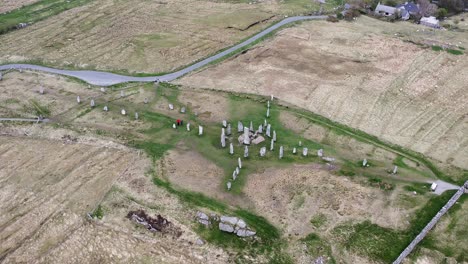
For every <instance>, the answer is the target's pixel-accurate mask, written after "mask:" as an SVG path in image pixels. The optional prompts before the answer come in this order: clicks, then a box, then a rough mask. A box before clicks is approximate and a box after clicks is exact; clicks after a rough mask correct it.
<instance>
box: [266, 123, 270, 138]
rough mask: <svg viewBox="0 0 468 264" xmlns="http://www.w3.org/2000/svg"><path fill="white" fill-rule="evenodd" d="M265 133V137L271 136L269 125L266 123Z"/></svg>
mask: <svg viewBox="0 0 468 264" xmlns="http://www.w3.org/2000/svg"><path fill="white" fill-rule="evenodd" d="M266 135H267V137H271V125H270V124H268V125H267V127H266Z"/></svg>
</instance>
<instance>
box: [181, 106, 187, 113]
mask: <svg viewBox="0 0 468 264" xmlns="http://www.w3.org/2000/svg"><path fill="white" fill-rule="evenodd" d="M185 111H186V110H185V107H184V106H182V108H180V112H181V113H182V114H185Z"/></svg>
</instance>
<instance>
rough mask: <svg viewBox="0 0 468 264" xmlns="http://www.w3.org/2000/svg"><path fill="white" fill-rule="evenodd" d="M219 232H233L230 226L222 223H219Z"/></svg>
mask: <svg viewBox="0 0 468 264" xmlns="http://www.w3.org/2000/svg"><path fill="white" fill-rule="evenodd" d="M219 230H221V231H224V232H228V233H233V232H234V227H233V226H232V225H230V224H225V223H223V222H219Z"/></svg>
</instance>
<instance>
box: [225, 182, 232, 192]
mask: <svg viewBox="0 0 468 264" xmlns="http://www.w3.org/2000/svg"><path fill="white" fill-rule="evenodd" d="M226 186H227V189H228V191H230V190H231V182H230V181H229V182H227V184H226Z"/></svg>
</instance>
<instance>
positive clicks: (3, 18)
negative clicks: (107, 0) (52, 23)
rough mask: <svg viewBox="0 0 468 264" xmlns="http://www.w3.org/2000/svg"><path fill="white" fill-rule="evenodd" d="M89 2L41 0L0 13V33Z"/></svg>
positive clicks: (79, 0) (85, 0)
mask: <svg viewBox="0 0 468 264" xmlns="http://www.w3.org/2000/svg"><path fill="white" fill-rule="evenodd" d="M89 2H91V0H73V1H67V0H41V1H38V2H36V3H33V4H31V5H27V6H24V7H21V8H18V9H15V10H13V11H11V12H9V13H3V14H0V34H5V33H7V32H9V31H11V30H14V29H16V26H17V25H18V24H20V23H36V22H38V21H41V20H44V19H46V18H48V17H50V16H54V15H57V14H60V13H61V12H63V11H66V10H69V9H72V8H74V7H78V6H82V5H84V4H87V3H89Z"/></svg>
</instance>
